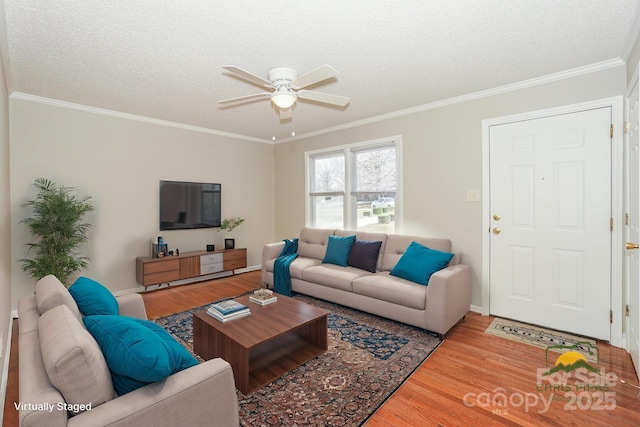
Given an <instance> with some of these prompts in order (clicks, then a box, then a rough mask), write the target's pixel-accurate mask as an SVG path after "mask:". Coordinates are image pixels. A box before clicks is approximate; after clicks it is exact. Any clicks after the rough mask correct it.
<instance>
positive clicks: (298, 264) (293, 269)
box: [271, 256, 322, 280]
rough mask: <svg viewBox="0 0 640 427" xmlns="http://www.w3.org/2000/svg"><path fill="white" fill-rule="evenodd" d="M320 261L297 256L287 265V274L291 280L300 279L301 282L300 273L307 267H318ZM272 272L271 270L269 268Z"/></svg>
mask: <svg viewBox="0 0 640 427" xmlns="http://www.w3.org/2000/svg"><path fill="white" fill-rule="evenodd" d="M321 263H322V261H320V260H319V259H315V258H303V257H300V256H298V258H296V259H295V260H293V262H292V263H291V265H289V273H290V274H291V278H292V279H300V280H302V272H303V271H305V270H306V269H307V268H309V267H313V266H316V265H320V264H321ZM271 270H272V271H273V268H271Z"/></svg>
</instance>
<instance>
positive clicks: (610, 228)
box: [609, 218, 613, 231]
mask: <svg viewBox="0 0 640 427" xmlns="http://www.w3.org/2000/svg"><path fill="white" fill-rule="evenodd" d="M609 230H610V231H613V218H609Z"/></svg>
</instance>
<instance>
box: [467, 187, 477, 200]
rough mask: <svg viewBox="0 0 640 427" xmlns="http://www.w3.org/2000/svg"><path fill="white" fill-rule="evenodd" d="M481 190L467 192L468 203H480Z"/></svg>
mask: <svg viewBox="0 0 640 427" xmlns="http://www.w3.org/2000/svg"><path fill="white" fill-rule="evenodd" d="M479 201H480V190H467V202H479Z"/></svg>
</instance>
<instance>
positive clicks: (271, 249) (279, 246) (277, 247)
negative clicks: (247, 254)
mask: <svg viewBox="0 0 640 427" xmlns="http://www.w3.org/2000/svg"><path fill="white" fill-rule="evenodd" d="M283 249H284V242H276V243H267V244H266V245H264V246H263V247H262V267H263V268H264V266H265V264H266V263H267V262H268V261H271V260H273V259H276V258H278V255H280V253H281V252H282V250H283Z"/></svg>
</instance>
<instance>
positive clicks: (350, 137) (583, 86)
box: [275, 65, 626, 306]
mask: <svg viewBox="0 0 640 427" xmlns="http://www.w3.org/2000/svg"><path fill="white" fill-rule="evenodd" d="M625 75H626V71H625V66H624V65H620V66H617V67H614V68H609V69H606V70H603V71H598V72H593V73H590V74H587V75H581V76H578V77H572V78H567V79H563V80H559V81H555V82H552V83H546V84H542V85H538V86H535V87H529V88H523V89H520V90H516V91H512V92H507V93H502V94H497V95H493V96H488V97H483V98H479V99H476V100H471V101H467V102H461V103H457V104H453V105H449V106H445V107H440V108H435V109H432V110H428V111H423V112H420V113H415V114H412V115H409V116H404V117H399V118H393V119H388V120H385V121H380V122H377V123H372V124H367V125H363V126H359V127H355V128H351V129H346V130H341V131H336V132H331V133H328V134H324V135H319V136H315V137H309V138H303V139H300V140H297V141H293V142H288V143H283V144H280V145H277V146H276V169H275V170H276V177H275V180H276V206H286V207H287V209H282V210H279V211H278V214H277V216H276V236H277V238H278V239H280V238H287V237H292V236H297V235H298V234H299V232H300V228H301V227H303V226H304V219H305V216H304V205H305V203H304V202H305V189H304V181H305V177H304V153H305V151H309V150H316V149H320V148H328V147H333V146H339V145H344V144H349V143H354V142H360V141H366V140H374V139H378V138H382V137H385V136H391V135H402V140H403V155H402V168H403V175H402V182H403V201H404V205H403V218H404V228H403V230H402V232H403V233H405V234H413V235H422V236H433V237H447V238H450V239H451V240H452V241H453V250H454V251H455V252H459V253H461V254H462V256H463V262H465V263H467V264H470V265H471V266H472V269H473V273H472V304H473V305H476V306H480V305H481V290H482V288H481V282H480V278H481V277H482V233H483V232H485V231H486V229H487V227H485V226H484V225H483V224H482V203H477V202H466V201H465V196H466V190H467V189H482V120H484V119H488V118H493V117H500V116H506V115H511V114H516V113H522V112H527V111H535V110H540V109H545V108H551V107H555V106H561V105H568V104H573V103H578V102H584V101H590V100H594V99H600V98H606V97H610V96H615V95H622V94H623V93H624V90H625V86H626V84H625V82H626V78H625ZM484 196H485V195H481V197H484Z"/></svg>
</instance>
